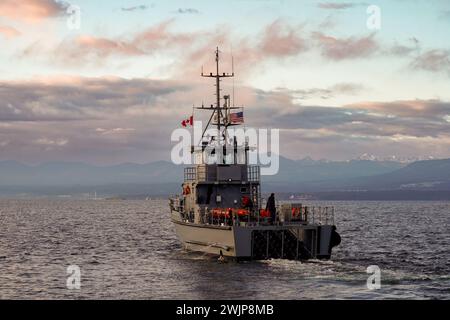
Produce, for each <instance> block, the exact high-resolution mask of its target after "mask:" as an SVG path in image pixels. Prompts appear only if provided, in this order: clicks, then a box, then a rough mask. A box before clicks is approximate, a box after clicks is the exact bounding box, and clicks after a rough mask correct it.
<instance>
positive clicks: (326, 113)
mask: <svg viewBox="0 0 450 320" xmlns="http://www.w3.org/2000/svg"><path fill="white" fill-rule="evenodd" d="M370 5H376V6H378V8H379V9H380V12H381V16H380V17H381V20H380V27H381V28H380V29H376V28H375V29H374V28H369V27H370V26H371V25H370V24H369V27H368V25H367V20H368V19H370V18H371V15H372V13H373V11H371V12H370V13H368V12H367V9H368V7H369V6H370ZM74 6H77V7H79V8H80V9H81V14H80V20H79V21H78V20H77V19H76V18H77V15H76V14H75V15H74V14H72V12H73V9H74V8H76V7H74ZM371 21H372V20H371ZM77 22H79V28H78V23H77ZM448 30H450V3H449V1H446V0H431V1H425V0H424V1H420V0H415V1H406V0H389V1H370V2H362V1H354V2H353V1H335V2H333V1H312V0H311V1H306V0H305V1H298V0H292V1H290V0H229V1H223V2H221V3H219V2H218V1H209V0H197V1H186V0H184V1H177V0H168V1H157V0H153V1H151V0H149V1H146V0H132V1H129V0H109V1H101V0H97V1H92V0H73V1H71V2H59V1H55V0H22V1H14V0H1V1H0V47H1V50H0V160H19V161H22V162H25V163H41V162H46V161H84V162H89V163H95V164H113V163H121V162H139V163H145V162H151V161H155V160H161V159H169V157H170V149H171V143H170V134H171V132H172V131H173V130H174V129H175V128H177V127H179V124H180V121H181V120H182V119H184V118H185V117H186V116H187V115H189V114H190V113H191V112H192V106H193V105H194V104H195V105H200V104H201V103H202V102H204V103H205V104H209V103H212V101H213V99H214V96H213V87H212V83H211V82H210V81H208V79H202V78H200V77H199V73H200V70H201V66H202V65H204V66H205V67H204V68H205V70H209V67H210V66H211V62H212V61H213V60H212V59H213V52H214V49H215V47H216V46H220V48H221V51H222V54H223V60H224V61H223V68H224V71H229V70H230V67H231V55H233V56H234V60H235V72H236V75H237V77H236V79H235V83H234V85H235V87H236V89H235V92H236V95H235V103H236V104H238V105H245V106H246V111H245V115H246V122H247V126H251V127H257V128H279V129H280V130H281V146H280V148H281V153H282V154H283V155H285V156H287V157H290V158H293V159H300V158H304V157H306V156H311V157H312V158H316V159H319V158H326V159H332V160H345V159H353V158H357V157H359V156H360V155H362V154H373V155H375V156H377V157H380V158H383V157H392V156H396V157H400V158H407V157H435V158H448V157H450V90H449V89H450V87H449V84H450V83H449V80H450V41H449V39H450V38H449V36H448V35H449V32H448ZM231 88H232V82H228V83H225V84H224V89H225V91H231Z"/></svg>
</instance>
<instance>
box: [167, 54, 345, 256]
mask: <svg viewBox="0 0 450 320" xmlns="http://www.w3.org/2000/svg"><path fill="white" fill-rule="evenodd" d="M219 53H220V51H219V49H218V48H217V50H216V51H215V60H216V72H215V73H209V74H204V73H203V71H202V74H201V75H202V76H203V77H209V78H213V79H214V80H215V86H216V88H215V89H216V92H215V95H216V101H215V105H211V106H209V107H205V106H204V105H202V106H201V107H197V108H196V109H198V110H201V111H207V112H209V113H210V114H211V116H210V120H209V122H208V124H207V126H206V128H205V131H203V136H202V139H201V140H200V141H199V143H198V145H192V146H191V149H190V152H191V153H192V158H193V159H196V162H195V163H194V164H193V165H190V166H187V167H185V168H184V181H183V182H182V184H181V190H182V193H181V194H178V195H175V196H172V197H170V198H169V206H170V215H171V220H172V222H173V224H174V226H175V231H176V234H177V236H178V238H179V240H180V241H181V243H182V246H183V248H184V249H185V250H188V251H194V252H201V253H204V254H209V255H212V256H217V257H219V259H224V258H225V257H227V258H233V259H236V260H238V261H240V260H266V259H289V260H307V259H330V258H331V253H332V249H333V248H334V247H336V246H337V245H339V244H340V242H341V237H340V235H339V234H338V233H337V228H336V226H335V223H334V208H333V207H317V206H308V205H304V204H302V203H295V202H292V201H286V202H284V203H276V205H275V206H272V207H270V208H267V207H266V206H265V205H264V200H265V199H264V197H263V194H262V192H261V181H260V180H261V167H260V166H259V165H255V164H251V163H249V152H250V149H251V148H250V146H249V143H248V141H245V142H244V143H242V144H240V145H239V144H238V143H237V140H236V138H235V137H234V138H233V139H231V140H230V137H228V133H227V130H228V128H230V127H232V126H235V125H242V122H239V121H238V122H236V121H233V119H232V116H231V115H232V112H233V111H235V109H238V107H235V106H234V103H233V105H232V104H231V102H230V96H229V95H225V96H223V104H222V97H221V89H220V84H221V81H222V78H228V77H234V70H233V72H232V73H231V74H230V73H221V72H220V70H219V61H220V56H219ZM233 69H234V67H233ZM209 127H213V128H214V129H215V132H216V135H212V136H211V135H205V132H206V129H207V128H209ZM217 150H220V151H222V150H223V152H218V151H217ZM215 151H216V152H215ZM238 158H239V159H238ZM271 201H272V202H273V199H272V200H271ZM266 202H267V201H266Z"/></svg>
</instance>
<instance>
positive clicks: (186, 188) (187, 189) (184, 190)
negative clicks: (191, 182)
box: [183, 186, 191, 196]
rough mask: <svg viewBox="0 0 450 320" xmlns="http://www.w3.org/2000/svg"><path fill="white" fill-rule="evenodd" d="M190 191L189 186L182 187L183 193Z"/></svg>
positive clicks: (186, 193)
mask: <svg viewBox="0 0 450 320" xmlns="http://www.w3.org/2000/svg"><path fill="white" fill-rule="evenodd" d="M190 193H191V188H190V187H189V186H186V187H185V188H183V195H186V196H187V195H188V194H190Z"/></svg>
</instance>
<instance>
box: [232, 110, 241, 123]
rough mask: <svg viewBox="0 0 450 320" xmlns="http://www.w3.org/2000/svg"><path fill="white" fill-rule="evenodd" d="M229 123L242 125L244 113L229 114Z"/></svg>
mask: <svg viewBox="0 0 450 320" xmlns="http://www.w3.org/2000/svg"><path fill="white" fill-rule="evenodd" d="M230 122H231V123H244V111H239V112H234V113H231V114H230Z"/></svg>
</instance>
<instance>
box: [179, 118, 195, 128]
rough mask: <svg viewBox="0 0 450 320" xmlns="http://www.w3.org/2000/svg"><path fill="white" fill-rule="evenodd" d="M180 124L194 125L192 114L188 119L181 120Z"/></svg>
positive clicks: (185, 125)
mask: <svg viewBox="0 0 450 320" xmlns="http://www.w3.org/2000/svg"><path fill="white" fill-rule="evenodd" d="M181 125H182V126H183V127H187V126H188V125H189V126H193V125H194V116H190V117H189V118H188V119H186V120H183V121H182V122H181Z"/></svg>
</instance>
